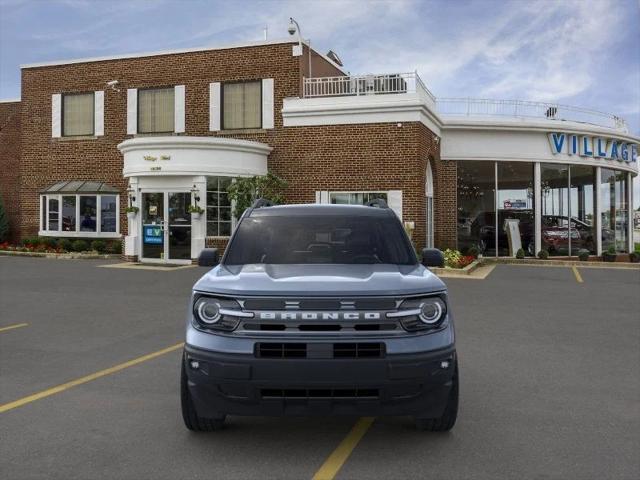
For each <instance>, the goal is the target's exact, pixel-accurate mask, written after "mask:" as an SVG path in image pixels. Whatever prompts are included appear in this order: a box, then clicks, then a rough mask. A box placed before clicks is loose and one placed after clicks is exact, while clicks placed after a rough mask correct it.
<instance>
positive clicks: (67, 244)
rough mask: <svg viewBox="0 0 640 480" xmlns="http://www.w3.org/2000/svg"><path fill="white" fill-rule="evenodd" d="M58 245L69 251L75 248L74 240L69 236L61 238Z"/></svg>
mask: <svg viewBox="0 0 640 480" xmlns="http://www.w3.org/2000/svg"><path fill="white" fill-rule="evenodd" d="M58 246H59V247H60V248H61V249H62V250H65V251H67V252H71V251H72V250H73V242H72V241H71V240H69V239H68V238H61V239H60V240H59V241H58Z"/></svg>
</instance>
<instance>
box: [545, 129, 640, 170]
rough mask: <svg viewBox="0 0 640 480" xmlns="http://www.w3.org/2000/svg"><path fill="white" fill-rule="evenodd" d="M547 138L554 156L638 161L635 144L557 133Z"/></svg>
mask: <svg viewBox="0 0 640 480" xmlns="http://www.w3.org/2000/svg"><path fill="white" fill-rule="evenodd" d="M548 136H549V144H550V145H551V153H553V154H554V155H558V154H562V153H563V154H567V155H578V156H580V157H594V158H603V159H605V160H617V161H619V162H626V163H632V162H637V161H638V145H637V144H635V143H627V142H623V141H621V140H616V139H614V138H603V137H592V136H589V135H574V134H568V133H559V132H553V133H549V134H548Z"/></svg>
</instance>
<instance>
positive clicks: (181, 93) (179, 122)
mask: <svg viewBox="0 0 640 480" xmlns="http://www.w3.org/2000/svg"><path fill="white" fill-rule="evenodd" d="M173 98H174V102H175V103H174V109H173V114H174V115H175V118H174V131H175V132H176V133H184V126H185V125H184V102H185V89H184V85H176V86H175V88H174V96H173Z"/></svg>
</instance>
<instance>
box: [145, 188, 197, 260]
mask: <svg viewBox="0 0 640 480" xmlns="http://www.w3.org/2000/svg"><path fill="white" fill-rule="evenodd" d="M190 204H191V193H190V192H143V193H142V222H141V229H142V231H141V232H140V239H141V242H142V245H141V252H142V255H141V258H140V260H141V261H143V262H165V263H191V214H190V213H189V211H188V210H187V209H188V207H189V205H190Z"/></svg>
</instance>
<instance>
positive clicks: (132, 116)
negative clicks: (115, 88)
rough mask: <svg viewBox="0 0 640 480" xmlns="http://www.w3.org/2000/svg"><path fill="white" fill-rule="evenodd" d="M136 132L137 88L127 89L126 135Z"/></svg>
mask: <svg viewBox="0 0 640 480" xmlns="http://www.w3.org/2000/svg"><path fill="white" fill-rule="evenodd" d="M136 133H138V89H137V88H128V89H127V135H135V134H136Z"/></svg>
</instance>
